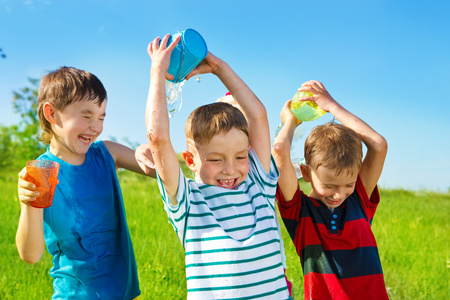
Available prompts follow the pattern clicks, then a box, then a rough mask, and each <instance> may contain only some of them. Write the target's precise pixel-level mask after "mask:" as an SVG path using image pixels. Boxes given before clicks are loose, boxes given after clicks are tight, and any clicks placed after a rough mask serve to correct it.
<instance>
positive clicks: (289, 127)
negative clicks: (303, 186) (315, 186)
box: [272, 121, 298, 202]
mask: <svg viewBox="0 0 450 300" xmlns="http://www.w3.org/2000/svg"><path fill="white" fill-rule="evenodd" d="M296 127H297V125H296V124H295V123H294V122H290V121H288V122H286V124H285V125H284V126H283V128H281V130H280V132H279V133H278V135H277V137H276V138H275V142H274V144H273V151H272V155H273V157H274V160H275V163H276V165H277V167H278V170H279V172H280V177H279V178H278V186H279V188H280V191H281V193H282V194H283V197H284V199H285V201H286V202H288V201H290V200H292V198H293V196H294V194H295V192H296V190H297V185H298V181H297V174H296V172H295V169H294V166H293V165H292V161H291V144H292V139H293V136H294V131H295V128H296Z"/></svg>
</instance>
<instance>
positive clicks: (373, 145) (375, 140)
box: [330, 102, 385, 151]
mask: <svg viewBox="0 0 450 300" xmlns="http://www.w3.org/2000/svg"><path fill="white" fill-rule="evenodd" d="M330 113H331V114H332V115H333V116H335V117H336V119H338V120H339V122H341V123H342V124H343V125H344V126H346V127H349V128H351V129H353V130H354V131H355V132H356V133H357V134H358V136H359V137H360V139H361V141H362V142H363V143H364V144H365V145H366V146H367V148H368V149H371V150H375V151H378V150H381V151H382V148H384V146H383V144H384V143H385V140H384V138H383V137H382V136H381V135H380V134H379V133H378V132H376V131H375V130H374V129H372V127H370V126H369V125H368V124H367V123H366V122H364V121H363V120H361V119H360V118H358V117H357V116H355V115H354V114H352V113H351V112H349V111H348V110H346V109H345V108H344V107H342V106H341V105H340V104H338V103H337V102H336V103H335V105H334V106H332V108H331V109H330Z"/></svg>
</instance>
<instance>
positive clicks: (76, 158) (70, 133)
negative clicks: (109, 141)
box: [44, 100, 106, 165]
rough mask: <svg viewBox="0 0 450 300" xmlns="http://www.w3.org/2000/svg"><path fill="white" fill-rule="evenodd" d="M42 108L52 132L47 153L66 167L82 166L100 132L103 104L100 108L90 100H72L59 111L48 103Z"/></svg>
mask: <svg viewBox="0 0 450 300" xmlns="http://www.w3.org/2000/svg"><path fill="white" fill-rule="evenodd" d="M44 109H45V110H47V114H48V115H49V119H48V120H49V122H50V123H51V126H52V130H53V133H54V136H53V138H52V140H51V142H50V151H51V152H52V153H53V154H54V155H55V156H57V157H59V158H61V159H62V160H64V161H66V162H68V163H70V164H74V165H80V164H82V163H84V159H85V155H86V152H87V151H88V149H89V147H90V146H91V145H92V143H93V142H94V141H95V140H96V139H97V137H98V136H99V135H100V134H101V133H102V131H103V120H104V119H105V111H106V101H103V102H102V103H101V104H100V106H99V104H98V103H96V101H92V100H81V101H76V102H74V103H72V104H70V105H68V106H67V107H66V108H64V109H63V110H62V111H58V110H55V109H54V108H52V106H51V104H49V106H47V107H46V108H44Z"/></svg>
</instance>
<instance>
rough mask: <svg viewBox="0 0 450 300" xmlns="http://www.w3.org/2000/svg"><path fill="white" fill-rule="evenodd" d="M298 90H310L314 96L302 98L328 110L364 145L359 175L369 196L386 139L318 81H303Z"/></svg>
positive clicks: (373, 185) (381, 163)
mask: <svg viewBox="0 0 450 300" xmlns="http://www.w3.org/2000/svg"><path fill="white" fill-rule="evenodd" d="M299 90H301V91H309V92H312V93H313V94H314V97H306V98H305V99H304V100H309V101H314V102H316V103H317V105H318V106H319V107H320V108H322V109H323V110H325V111H327V112H330V113H331V114H332V115H333V116H335V117H336V119H338V120H339V122H341V123H342V124H343V125H344V126H347V127H349V128H351V129H353V130H354V131H355V132H356V133H357V134H358V136H359V137H360V139H361V141H362V142H363V143H364V144H365V145H366V147H367V153H366V156H365V157H364V160H363V163H362V166H361V170H360V172H359V175H360V177H361V181H362V183H363V184H364V187H365V189H366V191H367V195H368V196H369V197H370V195H372V192H373V190H374V189H375V186H376V185H377V182H378V180H379V178H380V175H381V172H382V170H383V165H384V160H385V159H386V154H387V142H386V140H385V139H384V138H383V137H382V136H381V135H380V134H378V133H377V132H376V131H375V130H373V129H372V128H371V127H370V126H369V125H368V124H367V123H365V122H364V121H363V120H361V119H360V118H358V117H357V116H355V115H354V114H352V113H350V112H349V111H347V110H346V109H345V108H344V107H342V106H341V105H340V104H339V103H337V102H336V101H335V100H334V99H333V98H332V97H331V95H330V94H329V93H328V91H327V90H326V89H325V87H324V86H323V84H322V83H320V82H319V81H316V80H312V81H308V82H305V83H303V84H302V87H301V88H300V89H299Z"/></svg>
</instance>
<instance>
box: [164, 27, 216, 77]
mask: <svg viewBox="0 0 450 300" xmlns="http://www.w3.org/2000/svg"><path fill="white" fill-rule="evenodd" d="M179 35H181V40H180V42H179V43H178V45H177V46H176V47H175V48H174V49H173V51H172V55H171V56H170V66H169V69H168V72H169V73H170V74H172V75H173V77H174V79H173V80H170V81H172V82H181V81H183V80H184V79H185V78H186V76H187V75H188V74H189V73H190V72H191V71H192V70H193V69H194V68H195V67H196V66H197V65H198V64H199V63H200V62H201V61H202V60H203V59H204V58H205V57H206V55H207V54H208V49H207V47H206V43H205V40H204V39H203V37H202V36H201V35H200V34H199V33H198V32H197V31H195V30H194V29H190V28H188V29H186V30H184V31H181V32H180V31H178V32H176V33H173V34H172V35H171V37H170V38H169V40H168V42H167V44H168V45H169V44H170V43H171V42H172V40H173V39H175V38H176V37H177V36H179Z"/></svg>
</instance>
